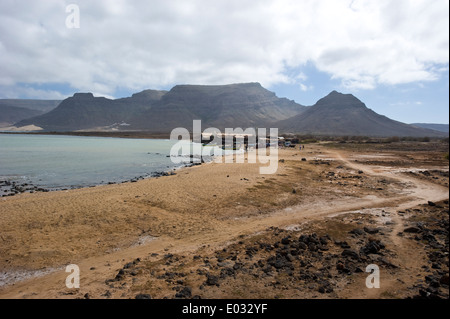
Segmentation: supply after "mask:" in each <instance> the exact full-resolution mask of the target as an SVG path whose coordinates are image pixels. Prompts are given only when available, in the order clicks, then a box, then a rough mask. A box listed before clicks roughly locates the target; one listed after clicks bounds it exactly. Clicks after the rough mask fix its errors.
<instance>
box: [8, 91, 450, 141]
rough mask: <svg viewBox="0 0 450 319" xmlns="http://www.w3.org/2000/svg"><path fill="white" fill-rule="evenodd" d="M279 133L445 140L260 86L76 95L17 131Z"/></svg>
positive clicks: (340, 99)
mask: <svg viewBox="0 0 450 319" xmlns="http://www.w3.org/2000/svg"><path fill="white" fill-rule="evenodd" d="M193 120H202V128H203V129H205V128H207V127H216V128H218V129H220V130H223V129H224V128H227V127H228V128H236V127H242V128H248V127H266V128H269V127H278V128H279V132H280V133H300V134H316V135H352V136H356V135H362V136H429V137H438V136H448V132H447V133H445V132H439V131H437V130H433V129H430V128H424V127H420V126H418V125H409V124H405V123H401V122H398V121H394V120H391V119H389V118H387V117H385V116H382V115H379V114H377V113H376V112H374V111H373V110H371V109H369V108H367V107H366V105H365V104H364V103H363V102H361V101H360V100H359V99H357V98H356V97H355V96H353V95H351V94H342V93H338V92H336V91H333V92H331V93H330V94H329V95H327V96H326V97H324V98H322V99H320V100H319V101H317V103H316V104H314V105H312V106H304V105H301V104H298V103H296V102H294V101H292V100H289V99H286V98H279V97H277V96H276V95H275V93H273V92H271V91H269V90H267V89H265V88H263V87H262V86H261V85H260V84H259V83H241V84H229V85H177V86H175V87H173V88H172V89H171V90H170V91H158V90H145V91H142V92H140V93H136V94H133V95H132V96H131V97H127V98H121V99H115V100H113V99H107V98H104V97H94V95H93V94H92V93H75V94H74V95H73V96H72V97H69V98H67V99H65V100H63V101H62V102H61V103H59V105H58V106H57V107H56V108H54V109H52V110H50V111H49V112H47V113H45V114H40V115H37V116H30V117H29V118H27V119H23V120H20V121H18V122H17V123H16V124H15V126H17V127H23V126H27V125H36V126H38V127H41V128H43V129H44V130H45V131H80V130H91V131H96V130H103V131H104V130H122V131H137V130H140V131H149V132H155V133H156V132H158V133H170V132H171V131H172V129H174V128H176V127H185V128H187V129H189V130H191V129H192V121H193Z"/></svg>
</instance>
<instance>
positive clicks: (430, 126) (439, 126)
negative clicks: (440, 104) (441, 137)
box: [411, 123, 449, 133]
mask: <svg viewBox="0 0 450 319" xmlns="http://www.w3.org/2000/svg"><path fill="white" fill-rule="evenodd" d="M411 125H413V126H417V127H421V128H427V129H430V130H435V131H439V132H444V133H449V125H448V124H431V123H413V124H411Z"/></svg>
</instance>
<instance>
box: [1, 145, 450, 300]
mask: <svg viewBox="0 0 450 319" xmlns="http://www.w3.org/2000/svg"><path fill="white" fill-rule="evenodd" d="M447 147H448V144H447ZM443 150H445V147H443ZM443 150H436V151H434V152H430V151H428V150H423V151H421V150H419V151H414V152H409V151H408V150H407V149H391V150H385V151H380V150H379V149H372V148H370V147H367V148H365V149H362V150H354V149H352V148H338V147H329V146H326V145H320V144H314V145H307V147H306V149H305V150H302V151H299V150H298V149H282V150H280V153H279V156H278V159H279V160H280V161H279V163H278V164H279V167H278V171H277V173H276V174H273V175H261V174H260V172H259V166H260V164H251V163H242V164H237V163H229V164H225V163H208V164H203V165H201V166H194V167H191V168H184V169H181V170H179V171H177V174H176V175H173V176H165V177H159V178H151V179H146V180H141V181H138V182H135V183H131V182H129V183H124V184H117V185H104V186H98V187H91V188H84V189H76V190H68V191H57V192H47V193H34V194H28V193H24V194H20V195H17V196H13V197H8V198H2V199H0V298H87V297H89V298H134V297H135V296H136V295H139V294H148V295H151V296H152V298H164V297H168V298H174V297H179V298H182V297H187V298H190V297H192V296H199V297H201V298H267V297H268V298H275V297H277V294H278V297H280V296H281V297H282V298H397V297H400V298H402V297H408V296H409V297H411V296H414V295H416V294H418V291H419V288H417V287H415V288H411V287H414V285H416V284H417V280H418V279H419V277H420V276H421V277H420V279H423V277H424V276H425V275H426V274H427V269H426V268H423V267H422V266H423V265H428V264H427V263H428V261H427V258H428V257H427V254H426V243H425V244H424V243H423V242H421V241H415V240H413V239H411V238H408V237H407V236H403V237H402V236H397V234H398V233H399V232H402V231H403V230H404V228H407V227H408V226H411V225H412V224H414V221H413V220H412V219H411V218H414V216H415V215H414V209H419V210H420V209H422V210H424V209H425V210H426V212H427V214H431V215H430V216H429V218H434V217H435V215H433V214H438V215H439V214H444V213H445V210H446V209H447V217H446V218H447V234H448V160H445V159H444V158H443V155H442V153H443ZM447 152H448V151H447ZM423 171H426V172H428V173H427V174H421V173H420V172H423ZM445 172H446V173H445ZM444 201H446V203H445V202H444ZM429 202H432V203H440V204H439V205H437V206H438V207H441V210H437V211H436V210H427V209H428V206H423V205H428V204H427V203H429ZM421 205H422V206H421ZM424 207H425V208H424ZM433 209H435V206H433ZM399 211H402V212H403V213H402V214H398V212H399ZM443 212H444V213H443ZM427 216H428V215H427ZM433 216H434V217H433ZM422 217H423V219H424V222H428V220H427V219H426V216H425V213H423V215H422ZM427 218H428V217H427ZM355 220H356V221H355ZM430 220H431V219H430ZM358 222H359V224H358ZM365 226H367V227H372V228H373V227H381V228H380V229H383V230H382V231H381V230H380V231H377V232H376V233H374V234H372V235H370V232H368V233H364V236H365V237H364V236H363V237H359V238H356V237H351V235H350V234H349V231H350V230H352V229H353V228H355V227H358V228H361V229H362V228H364V227H365ZM313 233H317V234H319V235H320V234H322V236H325V235H327V236H328V238H329V240H328V241H329V243H328V246H327V247H329V248H328V249H327V250H324V251H322V252H321V254H325V255H327V256H328V254H335V255H339V256H340V254H341V252H342V249H341V248H340V246H339V244H335V242H336V240H338V239H339V240H341V241H342V240H344V239H345V240H346V241H347V242H348V243H349V244H350V246H352V248H353V249H356V247H358V248H359V247H360V246H361V245H362V246H364V245H365V244H366V242H369V241H376V240H381V241H382V242H383V246H384V247H385V248H384V249H386V251H385V253H383V254H382V255H377V258H378V257H379V256H383V258H384V261H385V263H384V264H383V263H381V264H382V267H386V269H388V271H389V272H388V273H389V275H386V276H387V277H385V278H386V281H385V283H386V284H385V285H384V287H383V288H384V289H378V290H376V291H375V290H368V289H366V288H365V286H364V285H363V284H362V282H363V281H364V280H365V278H366V277H367V274H365V273H364V272H363V273H358V272H355V269H356V268H355V267H359V268H363V262H364V261H366V260H367V261H368V259H365V258H366V257H364V258H360V259H358V262H360V263H362V264H361V265H359V264H357V263H356V261H354V267H353V270H352V271H351V274H342V273H339V272H338V270H336V269H337V268H339V267H340V266H337V265H338V264H339V262H341V260H335V261H333V259H332V256H331V255H330V258H329V260H330V263H331V264H326V265H325V262H324V264H323V265H322V266H320V265H313V264H314V262H313V261H312V260H313V258H315V257H317V256H315V254H314V252H311V255H308V258H309V260H310V261H311V264H312V266H311V267H317V269H322V268H326V267H328V266H330V269H333V271H335V272H336V273H332V274H331V273H330V276H331V277H332V278H331V279H328V282H329V283H330V286H333V287H334V289H328V290H327V289H321V287H320V284H319V285H318V286H317V285H316V286H315V288H314V289H310V288H305V289H298V287H303V286H302V285H305V287H308V285H311V284H310V283H308V282H306V281H305V280H304V279H301V278H297V279H295V277H292V278H289V277H290V275H289V272H287V274H288V275H286V272H284V271H283V268H281V271H279V269H278V268H276V267H275V266H274V268H273V270H272V271H271V273H272V275H267V273H264V274H263V273H261V274H259V273H254V269H257V266H255V264H257V261H258V260H261V263H263V261H264V260H267V258H269V257H270V256H269V255H268V254H270V251H272V250H261V249H257V250H256V251H255V252H254V253H253V254H251V255H252V257H251V258H249V255H248V254H246V251H247V250H248V249H249V248H248V247H253V246H255V245H260V244H262V243H268V244H270V245H272V247H273V249H274V250H273V252H275V251H276V249H277V247H276V246H277V245H275V242H276V241H277V240H281V239H282V238H285V237H287V236H291V237H290V238H298V237H299V236H300V235H301V234H309V235H311V234H313ZM366 235H367V236H366ZM280 236H281V237H280ZM447 236H448V235H447ZM369 237H370V238H369ZM375 237H376V238H375ZM361 238H362V239H361ZM447 238H448V237H447ZM364 240H366V242H365V241H364ZM437 240H438V241H439V239H437ZM399 241H402V243H400V242H399ZM403 241H404V242H403ZM256 243H257V244H256ZM332 243H334V244H332ZM440 244H442V245H444V246H445V242H441V243H440ZM274 245H275V246H274ZM358 245H359V246H358ZM260 246H261V245H260ZM447 248H448V239H447ZM447 250H448V249H447ZM231 251H239V252H240V253H241V254H242V255H236V254H234V256H233V254H231V255H230V252H231ZM413 251H414V252H417V253H416V254H415V255H414V257H412V256H411V254H410V253H411V252H413ZM227 253H228V255H226V254H227ZM221 254H222V255H221ZM225 255H226V256H225ZM230 256H231V257H230ZM299 256H300V255H297V256H296V257H297V258H294V257H293V258H294V259H293V260H291V261H290V263H291V265H292V267H294V269H295V271H297V270H298V269H297V268H299V269H300V268H301V267H302V266H301V265H302V264H301V262H300V259H299V258H300V257H299ZM305 256H306V255H305ZM234 257H235V258H234ZM291 257H292V256H291ZM322 257H324V259H323V260H325V256H322ZM233 258H234V260H233ZM258 258H259V259H258ZM264 258H266V259H264ZM289 258H290V257H289ZM305 258H306V257H305ZM367 258H369V257H367ZM402 258H403V259H402ZM445 258H446V261H445ZM227 260H228V261H230V265H232V264H236V263H237V261H239V262H240V264H239V265H242V267H243V268H242V267H241V268H239V267H237V268H236V269H234V271H235V273H234V276H231V277H232V278H231V277H230V278H228V279H227V277H226V276H225V277H220V274H221V269H220V268H223V267H225V268H226V267H228V266H229V265H228V266H226V265H225V264H224V263H223V262H224V261H227ZM231 260H232V263H231ZM236 260H237V261H236ZM252 260H253V261H252ZM386 260H389V262H387V261H386ZM332 261H333V262H332ZM342 262H343V263H344V264H345V260H344V261H342ZM389 263H390V264H391V265H392V264H395V265H396V268H389V266H386V265H387V264H389ZM69 264H77V265H78V266H79V267H80V274H81V275H80V278H81V283H80V288H79V289H69V288H67V287H66V285H65V279H66V277H67V276H68V273H66V272H65V271H64V270H65V267H66V266H67V265H69ZM127 265H128V267H125V266H127ZM251 266H252V267H253V268H251ZM428 266H429V268H428V272H431V265H428ZM255 267H256V268H255ZM303 267H304V266H303ZM440 268H441V269H442V271H444V272H445V271H447V273H448V254H447V256H446V257H443V261H442V264H441V265H440ZM238 269H245V271H241V272H240V273H238V272H239V271H238ZM261 269H263V268H262V267H261ZM305 269H306V268H305ZM307 269H309V268H307ZM255 271H256V270H255ZM330 271H331V270H330ZM167 273H175V275H172V276H171V275H167ZM180 273H182V274H183V275H184V276H181V275H179V274H180ZM266 275H267V276H266ZM213 276H216V277H217V278H219V279H221V280H219V279H217V280H218V281H217V282H215V281H214V280H213V279H211V278H213ZM333 276H334V277H333ZM169 277H170V278H169ZM178 277H179V278H178ZM286 277H287V278H286ZM214 278H215V277H214ZM236 278H240V279H239V280H238V279H236ZM252 278H253V279H252ZM255 278H256V279H255ZM210 279H211V280H210ZM205 280H206V281H205ZM295 280H297V281H298V282H297V283H296V282H295ZM398 280H400V281H401V283H400V284H399V282H400V281H398ZM447 280H448V276H447ZM251 281H255V282H256V284H255V285H254V287H253V289H251V290H246V287H247V286H248V285H249V282H251ZM277 282H278V284H274V286H273V287H272V286H271V287H270V288H268V286H267V285H269V284H270V285H273V283H277ZM210 283H214V284H210ZM216 283H217V284H216ZM283 285H284V288H283V289H284V290H283V289H282V288H279V289H280V291H279V292H277V289H276V287H281V286H283ZM358 285H359V286H358ZM447 285H448V283H447ZM322 286H323V285H322ZM360 286H361V287H360ZM274 287H275V288H274ZM326 287H328V286H326ZM355 287H360V289H356V290H355ZM443 287H445V286H443ZM247 288H248V287H247ZM322 288H323V287H322ZM269 290H270V293H269V292H268V291H269ZM394 290H395V291H394ZM244 291H245V293H244ZM273 291H274V292H273ZM281 291H284V292H283V293H281ZM327 291H329V292H327ZM181 292H184V293H181ZM177 293H178V294H179V295H178V296H176V294H177ZM439 293H440V292H439ZM447 294H448V289H447ZM447 298H448V296H447Z"/></svg>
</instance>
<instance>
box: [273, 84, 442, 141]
mask: <svg viewBox="0 0 450 319" xmlns="http://www.w3.org/2000/svg"><path fill="white" fill-rule="evenodd" d="M278 125H279V129H280V131H282V132H292V133H303V134H317V135H354V136H356V135H359V136H442V135H443V134H441V133H440V132H437V131H433V130H428V129H423V128H418V127H414V126H411V125H408V124H404V123H401V122H397V121H394V120H391V119H389V118H387V117H385V116H383V115H380V114H377V113H375V112H374V111H372V110H370V109H368V108H367V107H366V106H365V104H364V103H362V102H361V101H360V100H358V99H357V98H356V97H354V96H353V95H351V94H342V93H338V92H336V91H333V92H331V93H330V94H329V95H327V96H326V97H324V98H322V99H320V100H319V101H318V102H317V103H316V104H315V105H313V106H311V107H309V108H308V109H307V110H306V111H305V112H304V113H302V114H300V115H297V116H294V117H292V118H290V119H287V120H284V121H280V122H278Z"/></svg>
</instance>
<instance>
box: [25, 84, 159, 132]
mask: <svg viewBox="0 0 450 319" xmlns="http://www.w3.org/2000/svg"><path fill="white" fill-rule="evenodd" d="M165 93H166V92H165V91H154V90H145V91H142V92H140V93H136V94H133V96H132V97H128V98H123V99H117V100H111V99H107V98H104V97H94V95H93V94H92V93H75V94H74V95H73V96H72V97H70V98H67V99H65V100H64V101H62V102H61V103H60V104H59V105H58V107H57V108H55V109H54V110H52V111H50V112H48V113H46V114H43V115H40V116H37V117H34V118H30V119H26V120H23V121H20V122H18V123H16V126H18V127H20V126H26V125H36V126H38V127H42V128H43V129H45V130H47V131H76V130H87V129H93V130H95V129H100V128H103V127H105V126H111V127H113V126H114V127H120V124H123V125H126V124H128V122H129V121H130V120H132V119H133V118H134V117H138V116H139V115H140V114H142V112H144V111H145V110H148V109H150V108H151V106H152V104H153V103H155V102H156V101H158V100H159V99H161V97H162V96H164V94H165Z"/></svg>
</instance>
